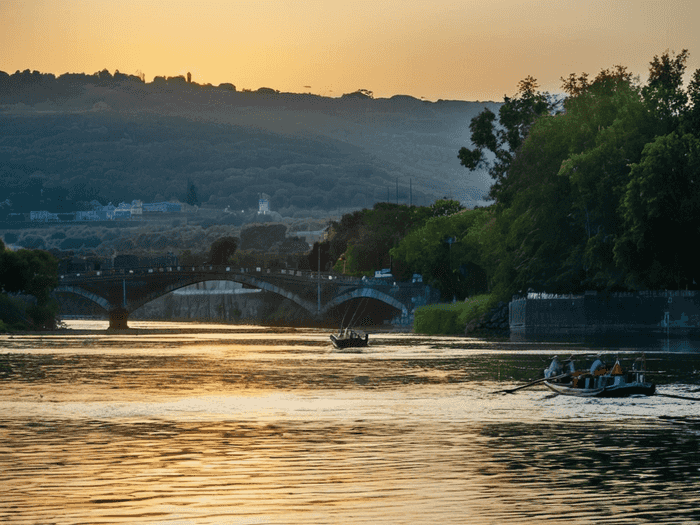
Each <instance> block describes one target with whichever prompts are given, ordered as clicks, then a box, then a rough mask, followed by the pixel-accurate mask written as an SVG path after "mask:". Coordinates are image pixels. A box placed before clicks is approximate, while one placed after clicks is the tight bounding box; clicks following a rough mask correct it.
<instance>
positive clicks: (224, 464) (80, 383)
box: [0, 320, 700, 525]
mask: <svg viewBox="0 0 700 525" xmlns="http://www.w3.org/2000/svg"><path fill="white" fill-rule="evenodd" d="M67 324H68V326H69V328H70V329H71V330H69V331H66V332H63V333H58V334H50V335H2V336H0V522H2V523H17V524H25V523H26V524H37V523H41V524H82V523H85V524H98V523H168V524H195V523H196V524H208V523H213V524H255V523H270V524H302V523H303V524H309V523H330V524H345V523H348V524H355V523H366V524H369V523H391V524H403V523H406V524H408V523H410V524H436V523H437V524H441V525H446V524H464V523H470V524H497V523H498V524H500V523H542V522H546V523H567V524H572V523H574V524H578V523H581V524H588V523H605V524H615V523H625V524H627V523H629V524H631V523H700V449H699V444H700V402H693V401H688V400H683V399H675V398H668V397H662V396H653V397H637V398H631V399H626V400H614V399H582V398H571V397H561V396H555V395H554V394H551V393H549V392H548V391H547V390H546V389H545V388H544V387H542V386H535V387H532V388H528V389H524V390H520V391H518V392H517V393H514V394H510V395H503V394H494V393H493V392H495V391H497V390H501V389H505V388H511V387H515V386H518V385H521V384H524V383H525V382H526V381H527V380H529V379H536V378H538V377H541V375H542V369H543V368H544V367H545V366H546V365H547V364H548V362H549V360H550V358H551V356H552V355H554V354H558V355H559V356H560V357H561V356H565V357H568V356H569V355H570V354H576V355H579V356H581V357H580V359H581V360H582V361H583V360H584V359H586V356H587V355H590V354H592V353H593V352H597V349H596V350H593V349H590V348H586V347H584V346H581V345H577V344H574V343H543V342H540V343H537V342H535V343H532V342H522V343H516V342H487V341H482V340H478V339H469V338H464V337H454V338H453V337H432V336H430V337H429V336H419V335H415V334H395V333H378V334H373V335H372V337H371V346H370V347H369V348H366V349H363V351H362V352H361V353H341V352H338V351H334V350H333V349H332V347H331V345H330V344H329V339H328V335H329V331H327V330H320V329H293V328H286V329H285V328H279V329H275V328H268V327H256V326H234V325H205V324H194V323H188V324H175V323H158V322H134V321H132V322H131V323H130V326H131V327H132V330H130V331H129V332H126V333H121V334H115V333H108V332H107V331H106V330H105V329H106V327H107V323H106V322H103V321H78V320H76V321H69V322H67ZM616 353H619V355H620V357H621V359H622V361H623V364H628V363H631V362H632V360H633V359H634V358H635V357H637V356H638V355H639V349H610V352H609V354H608V355H609V356H612V357H613V358H614V355H615V354H616ZM645 355H646V362H647V368H648V369H649V370H650V371H651V372H650V374H649V379H651V380H654V381H656V382H657V384H658V391H659V392H661V393H667V394H672V395H684V396H691V397H692V396H694V397H700V393H697V392H696V391H697V390H698V387H699V386H700V352H673V351H665V350H663V349H662V350H654V349H649V350H648V351H647V352H646V354H645ZM694 392H695V393H694Z"/></svg>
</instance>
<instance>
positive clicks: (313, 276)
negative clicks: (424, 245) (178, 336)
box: [59, 264, 360, 283]
mask: <svg viewBox="0 0 700 525" xmlns="http://www.w3.org/2000/svg"><path fill="white" fill-rule="evenodd" d="M210 272H211V273H213V274H226V273H237V274H265V275H285V276H290V277H301V278H305V279H309V280H318V279H322V280H333V281H341V282H348V283H355V282H359V281H360V279H359V278H357V277H349V276H346V275H338V274H334V273H329V272H320V273H319V272H313V271H309V270H292V269H272V268H261V267H254V268H241V267H234V266H223V265H210V264H205V265H196V266H183V265H180V266H157V267H149V266H144V267H134V268H109V269H107V270H88V271H83V272H76V273H71V274H63V275H60V276H59V278H60V280H62V281H63V280H81V281H83V280H102V279H105V278H109V277H112V278H113V277H117V276H122V275H123V276H131V275H148V274H160V273H210Z"/></svg>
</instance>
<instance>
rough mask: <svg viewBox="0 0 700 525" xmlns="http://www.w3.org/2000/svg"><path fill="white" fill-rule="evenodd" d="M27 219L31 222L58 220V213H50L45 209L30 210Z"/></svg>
mask: <svg viewBox="0 0 700 525" xmlns="http://www.w3.org/2000/svg"><path fill="white" fill-rule="evenodd" d="M29 220H30V221H32V222H58V214H57V213H51V212H48V211H45V210H42V211H30V212H29Z"/></svg>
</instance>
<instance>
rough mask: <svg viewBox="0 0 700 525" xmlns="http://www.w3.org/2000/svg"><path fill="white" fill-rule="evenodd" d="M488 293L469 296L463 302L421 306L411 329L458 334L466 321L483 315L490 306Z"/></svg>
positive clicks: (429, 333) (424, 332) (422, 332)
mask: <svg viewBox="0 0 700 525" xmlns="http://www.w3.org/2000/svg"><path fill="white" fill-rule="evenodd" d="M491 301H492V298H491V295H490V294H481V295H475V296H473V297H469V298H467V299H465V300H464V302H459V303H442V304H431V305H426V306H421V307H420V308H418V309H416V312H415V317H414V321H413V330H414V331H415V332H418V333H421V334H428V335H435V334H445V335H460V334H464V328H465V326H467V323H468V322H469V321H470V320H472V319H476V318H478V317H480V316H482V315H484V314H485V313H486V312H487V311H488V310H489V308H490V307H491V306H492V302H491Z"/></svg>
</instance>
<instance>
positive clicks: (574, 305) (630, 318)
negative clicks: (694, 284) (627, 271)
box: [509, 290, 700, 334]
mask: <svg viewBox="0 0 700 525" xmlns="http://www.w3.org/2000/svg"><path fill="white" fill-rule="evenodd" d="M509 325H510V331H511V333H521V334H538V333H542V334H546V333H559V334H576V333H581V334H587V333H595V332H600V331H616V330H617V331H652V332H653V331H659V332H663V331H672V332H675V333H686V332H691V331H700V294H698V293H697V292H695V291H689V290H662V291H642V292H634V293H598V292H586V293H585V294H584V295H577V296H572V295H570V296H558V295H548V294H529V295H528V297H524V298H518V299H514V300H513V301H511V302H510V304H509Z"/></svg>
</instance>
